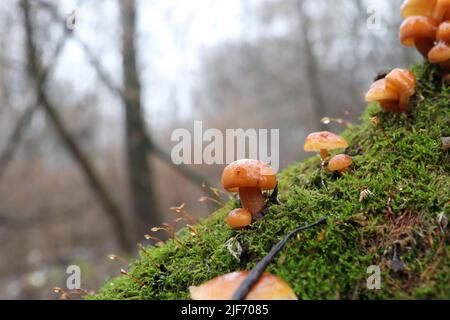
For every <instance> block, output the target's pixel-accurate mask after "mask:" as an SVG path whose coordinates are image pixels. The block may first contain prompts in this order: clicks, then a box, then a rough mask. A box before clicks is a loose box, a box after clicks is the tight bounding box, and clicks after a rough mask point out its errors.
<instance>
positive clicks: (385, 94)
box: [365, 69, 416, 112]
mask: <svg viewBox="0 0 450 320" xmlns="http://www.w3.org/2000/svg"><path fill="white" fill-rule="evenodd" d="M415 90H416V77H415V76H414V74H413V73H412V72H411V71H409V70H406V69H394V70H392V71H391V72H389V73H388V74H387V75H386V77H385V78H384V79H380V80H377V81H375V82H374V83H373V84H372V85H371V86H370V88H369V91H368V92H367V94H366V96H365V100H366V101H367V102H379V103H380V105H381V107H383V108H384V109H385V110H388V111H393V112H407V111H408V109H409V98H410V97H411V96H412V95H413V94H414V92H415Z"/></svg>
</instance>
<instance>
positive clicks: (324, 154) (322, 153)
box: [320, 149, 330, 160]
mask: <svg viewBox="0 0 450 320" xmlns="http://www.w3.org/2000/svg"><path fill="white" fill-rule="evenodd" d="M329 155H330V154H329V153H328V150H327V149H320V159H322V160H325V159H326V158H327V157H328V156H329Z"/></svg>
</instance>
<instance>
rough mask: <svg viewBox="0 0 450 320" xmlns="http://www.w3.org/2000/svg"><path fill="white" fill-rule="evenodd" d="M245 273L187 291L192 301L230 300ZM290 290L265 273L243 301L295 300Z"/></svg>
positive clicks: (219, 278) (276, 278) (241, 272)
mask: <svg viewBox="0 0 450 320" xmlns="http://www.w3.org/2000/svg"><path fill="white" fill-rule="evenodd" d="M247 276H248V272H247V271H235V272H231V273H227V274H225V275H222V276H219V277H217V278H214V279H212V280H210V281H207V282H205V283H203V284H201V285H200V286H198V287H195V286H191V287H189V291H190V294H191V298H192V299H193V300H230V299H231V298H232V296H233V293H234V292H235V291H236V290H237V289H238V287H239V285H240V284H241V283H242V281H244V279H245V278H246V277H247ZM297 299H298V298H297V296H296V295H295V293H294V291H293V290H292V288H291V287H290V286H289V285H288V284H287V283H286V282H285V281H284V280H282V279H280V278H279V277H277V276H274V275H272V274H270V273H267V272H265V273H264V274H263V275H262V276H261V278H259V280H258V281H257V282H256V284H255V285H254V286H253V287H252V289H251V290H250V292H249V293H248V294H247V296H246V297H245V300H297Z"/></svg>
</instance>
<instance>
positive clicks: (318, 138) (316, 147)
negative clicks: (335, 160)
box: [303, 131, 348, 151]
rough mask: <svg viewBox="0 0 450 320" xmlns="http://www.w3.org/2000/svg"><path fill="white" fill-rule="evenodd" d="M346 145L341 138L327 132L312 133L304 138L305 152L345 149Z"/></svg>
mask: <svg viewBox="0 0 450 320" xmlns="http://www.w3.org/2000/svg"><path fill="white" fill-rule="evenodd" d="M347 147H348V143H347V141H345V139H344V138H342V137H341V136H339V135H337V134H334V133H332V132H329V131H320V132H313V133H311V134H309V135H308V136H307V137H306V141H305V145H304V147H303V149H304V150H305V151H320V150H324V149H325V150H332V149H339V148H344V149H345V148H347Z"/></svg>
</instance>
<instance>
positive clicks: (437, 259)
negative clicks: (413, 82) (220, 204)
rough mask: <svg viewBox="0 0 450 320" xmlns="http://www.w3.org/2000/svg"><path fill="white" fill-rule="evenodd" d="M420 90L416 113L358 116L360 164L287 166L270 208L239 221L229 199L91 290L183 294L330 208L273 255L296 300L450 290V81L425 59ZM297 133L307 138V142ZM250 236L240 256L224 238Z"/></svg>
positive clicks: (247, 261)
mask: <svg viewBox="0 0 450 320" xmlns="http://www.w3.org/2000/svg"><path fill="white" fill-rule="evenodd" d="M413 71H414V73H415V75H416V76H417V78H418V88H417V94H416V95H415V96H414V97H413V98H412V100H411V112H410V113H409V114H394V113H387V112H383V111H381V110H380V108H379V106H378V105H376V104H373V105H369V106H368V108H367V110H366V111H365V112H364V114H363V116H362V119H361V124H359V125H356V126H351V127H349V128H348V129H347V130H346V131H345V132H344V133H343V134H342V135H343V136H344V137H346V138H347V140H348V141H349V143H350V147H349V148H348V150H347V153H348V154H350V155H351V156H353V160H354V163H353V165H352V167H351V170H349V171H348V172H347V173H345V174H343V175H337V174H332V173H330V172H327V170H325V169H322V168H321V166H320V160H319V157H318V156H317V157H314V158H311V159H308V160H307V161H305V162H303V163H296V164H293V165H291V166H290V167H289V168H287V169H286V170H284V171H283V172H281V173H280V174H279V186H280V193H279V199H280V204H279V205H271V206H270V208H269V213H268V214H267V215H266V216H265V217H264V219H261V220H258V221H256V222H254V223H253V224H252V226H251V227H249V228H247V229H244V230H240V231H234V230H230V229H229V228H228V227H227V226H226V223H225V216H226V213H227V212H228V211H229V210H230V209H232V208H234V207H236V205H237V203H236V202H235V201H230V202H229V203H228V204H227V205H226V207H225V208H223V209H221V210H219V211H217V212H216V213H214V214H213V215H212V216H211V217H210V218H209V219H205V220H203V221H202V222H201V223H199V224H198V225H197V226H196V228H197V230H198V235H196V236H193V235H191V234H190V233H189V230H187V229H183V230H181V231H180V233H179V234H178V236H177V237H178V241H180V242H181V244H180V243H179V242H177V241H173V240H170V241H168V242H167V243H166V244H165V245H163V246H162V247H149V248H147V249H146V250H145V252H141V257H140V258H139V259H138V260H137V261H136V262H135V263H133V264H132V266H131V268H130V271H129V272H130V275H132V276H133V277H135V278H137V279H139V281H133V280H132V279H131V278H130V277H125V276H122V277H118V278H116V279H112V280H111V281H109V282H107V283H106V284H105V285H104V287H103V288H102V289H101V290H100V292H99V293H98V294H96V295H93V296H88V297H86V298H88V299H185V298H189V293H188V287H189V286H191V285H198V284H199V283H201V282H204V281H206V280H210V279H211V278H213V277H216V276H218V275H221V274H224V273H227V272H231V271H235V270H243V269H251V268H252V267H253V266H254V265H255V264H256V263H257V262H258V261H259V260H260V259H261V258H262V257H263V256H264V255H265V254H267V252H268V251H269V250H270V248H271V247H272V246H273V245H274V244H275V243H277V242H278V241H279V240H280V239H281V238H282V237H283V236H284V235H285V234H286V233H288V232H289V231H290V230H292V229H294V228H295V227H297V226H299V225H302V224H307V223H310V222H313V221H315V220H317V219H318V218H320V217H322V216H326V217H327V218H328V219H327V221H328V222H327V224H326V225H324V226H321V227H320V228H319V229H311V230H308V231H306V232H305V233H303V234H301V235H300V237H298V238H297V239H294V240H293V241H291V242H290V243H289V244H288V245H287V247H286V248H285V249H284V250H283V252H282V253H281V254H280V255H279V256H277V258H276V259H275V261H273V263H272V264H271V265H270V266H269V268H268V270H267V271H269V272H272V273H274V274H276V275H278V276H280V277H282V278H283V279H285V280H286V281H287V282H288V283H290V284H291V286H292V287H293V288H294V290H295V292H296V294H297V295H298V297H299V298H300V299H315V298H318V299H360V298H407V299H410V298H411V299H412V298H446V299H449V298H450V269H449V251H448V249H449V247H450V245H449V233H448V229H447V226H446V223H445V222H446V219H447V217H449V214H450V202H449V201H450V178H449V171H450V170H449V169H450V164H449V152H448V150H444V149H443V148H442V142H441V138H442V137H443V136H450V88H449V87H448V86H447V87H446V86H445V85H443V83H442V81H441V79H440V76H439V74H438V71H437V70H436V69H434V68H433V67H431V66H430V65H428V64H425V65H420V66H417V67H415V68H414V69H413ZM300 143H301V141H299V144H300ZM230 239H233V240H231V241H235V245H237V244H239V245H240V246H241V247H242V249H243V250H242V254H241V255H240V256H239V257H238V259H237V258H236V257H234V256H233V255H232V252H231V251H230V250H229V249H228V248H227V245H226V243H227V241H229V240H230ZM370 265H378V266H380V268H381V271H382V276H381V289H380V290H369V289H367V287H366V279H367V277H368V274H367V267H368V266H370Z"/></svg>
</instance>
